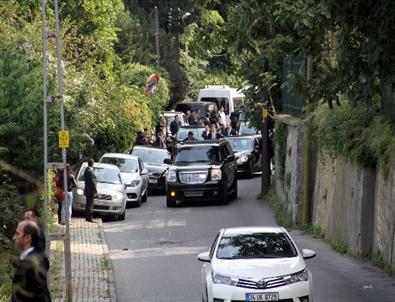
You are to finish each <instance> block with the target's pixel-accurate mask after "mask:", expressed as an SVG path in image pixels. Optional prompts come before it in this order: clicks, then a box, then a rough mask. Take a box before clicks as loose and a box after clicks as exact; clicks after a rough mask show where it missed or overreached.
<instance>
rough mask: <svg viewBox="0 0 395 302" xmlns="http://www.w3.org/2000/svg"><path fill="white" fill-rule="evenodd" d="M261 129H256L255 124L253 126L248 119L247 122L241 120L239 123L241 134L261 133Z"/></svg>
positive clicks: (239, 132)
mask: <svg viewBox="0 0 395 302" xmlns="http://www.w3.org/2000/svg"><path fill="white" fill-rule="evenodd" d="M259 133H261V131H260V130H259V129H256V128H255V127H254V126H252V125H251V124H250V123H249V122H248V121H247V122H241V123H240V125H239V131H238V134H239V135H253V134H259Z"/></svg>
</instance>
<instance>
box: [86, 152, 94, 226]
mask: <svg viewBox="0 0 395 302" xmlns="http://www.w3.org/2000/svg"><path fill="white" fill-rule="evenodd" d="M93 163H94V161H93V159H89V160H88V167H86V169H85V172H84V180H85V188H84V195H85V198H86V204H85V219H86V221H88V222H94V221H93V220H92V212H93V199H94V197H95V196H96V195H97V189H96V176H95V173H93Z"/></svg>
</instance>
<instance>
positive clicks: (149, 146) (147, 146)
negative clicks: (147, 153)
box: [131, 145, 169, 153]
mask: <svg viewBox="0 0 395 302" xmlns="http://www.w3.org/2000/svg"><path fill="white" fill-rule="evenodd" d="M134 149H151V150H152V149H154V150H158V151H160V152H166V153H169V151H167V149H163V148H160V147H158V146H151V145H137V146H134V147H133V149H132V150H131V151H132V152H133V150H134Z"/></svg>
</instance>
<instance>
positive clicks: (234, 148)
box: [73, 86, 315, 302]
mask: <svg viewBox="0 0 395 302" xmlns="http://www.w3.org/2000/svg"><path fill="white" fill-rule="evenodd" d="M242 103H243V95H242V94H240V93H238V92H237V91H236V90H234V89H229V88H228V87H226V86H209V87H206V88H205V89H203V90H201V91H200V93H199V101H197V102H184V103H179V104H177V106H176V108H175V111H166V112H163V115H164V116H165V117H166V118H167V119H168V120H169V121H170V122H171V121H172V120H174V118H175V115H178V116H179V117H180V122H181V125H180V126H179V128H178V131H177V133H176V134H175V135H174V136H173V137H172V143H171V148H170V151H171V152H169V150H167V149H163V148H159V147H153V146H146V145H137V146H134V147H133V148H132V149H131V150H130V151H129V152H128V154H125V153H106V154H104V155H103V156H102V157H101V159H100V161H99V163H95V164H94V166H93V170H94V173H95V175H96V179H97V189H98V192H99V194H98V195H97V196H96V197H95V199H94V207H93V212H94V213H98V214H100V215H111V216H113V217H116V218H117V219H119V220H124V219H125V213H126V207H127V205H129V204H132V205H134V206H135V207H140V205H141V203H142V202H146V201H147V199H148V194H149V192H152V191H159V192H163V193H165V195H166V206H167V207H168V208H172V207H175V206H177V202H178V201H182V202H185V201H192V202H193V201H196V200H204V201H207V202H217V203H218V202H219V203H221V204H228V203H229V201H230V200H232V199H237V197H238V182H237V180H238V177H239V176H240V175H244V176H247V177H248V178H250V177H252V176H253V174H254V172H257V171H261V170H262V165H263V162H262V136H261V134H260V133H259V132H258V131H257V130H256V129H254V128H253V127H251V126H250V125H249V123H248V121H245V120H244V118H243V120H242V121H241V120H240V121H239V124H238V125H239V135H235V136H226V137H224V138H220V139H216V140H207V139H206V140H205V139H204V135H203V132H204V131H205V127H203V125H189V124H188V119H187V117H186V114H187V111H189V110H198V111H199V114H200V116H201V117H202V120H208V119H209V114H208V113H209V112H210V111H211V110H212V109H213V108H214V106H218V105H222V106H224V107H225V113H226V119H227V121H226V122H229V117H230V115H231V113H232V112H233V110H235V109H237V107H238V106H241V105H242ZM170 122H169V123H168V125H167V126H169V124H170ZM168 132H170V131H169V129H168ZM191 133H192V137H193V139H189V135H190V134H191ZM86 167H87V163H83V164H82V166H81V168H80V170H79V172H78V175H77V182H78V186H77V188H75V189H74V191H73V194H74V200H75V202H74V203H73V211H77V212H78V211H79V212H82V211H84V210H85V196H84V194H83V188H84V179H83V175H84V171H85V169H86ZM313 257H315V252H314V251H312V250H305V249H304V250H302V251H299V249H298V248H297V246H296V244H295V243H294V241H293V240H292V239H291V237H290V235H289V233H288V232H287V231H286V230H285V229H284V228H281V227H238V228H227V229H222V230H220V231H219V233H218V234H217V236H216V237H215V239H214V242H213V243H212V246H211V248H210V250H209V251H208V252H205V253H201V254H199V255H198V256H197V259H198V260H200V261H202V262H203V267H202V301H203V302H241V301H287V302H288V301H289V302H291V301H299V302H311V301H312V275H311V272H310V271H309V269H308V268H307V266H306V264H305V262H304V259H308V258H313Z"/></svg>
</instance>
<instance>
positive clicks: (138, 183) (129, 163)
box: [99, 153, 148, 207]
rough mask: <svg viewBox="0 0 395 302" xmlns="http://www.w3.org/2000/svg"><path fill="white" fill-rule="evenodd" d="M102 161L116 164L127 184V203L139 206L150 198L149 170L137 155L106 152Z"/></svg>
mask: <svg viewBox="0 0 395 302" xmlns="http://www.w3.org/2000/svg"><path fill="white" fill-rule="evenodd" d="M99 162H100V163H105V164H113V165H116V166H117V167H118V168H119V170H120V171H121V175H122V179H123V182H124V183H125V184H126V196H127V200H126V201H127V203H130V204H133V205H134V206H136V207H139V206H140V205H141V203H142V202H146V201H147V198H148V170H147V169H146V168H145V167H144V163H143V161H142V160H141V159H140V158H138V157H137V156H134V155H130V154H124V153H106V154H104V155H103V156H102V157H101V159H100V161H99Z"/></svg>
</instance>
